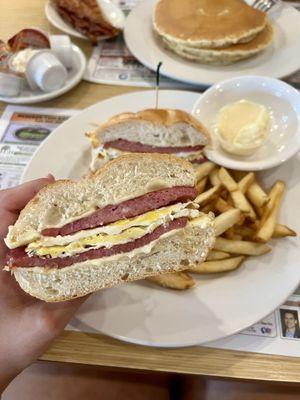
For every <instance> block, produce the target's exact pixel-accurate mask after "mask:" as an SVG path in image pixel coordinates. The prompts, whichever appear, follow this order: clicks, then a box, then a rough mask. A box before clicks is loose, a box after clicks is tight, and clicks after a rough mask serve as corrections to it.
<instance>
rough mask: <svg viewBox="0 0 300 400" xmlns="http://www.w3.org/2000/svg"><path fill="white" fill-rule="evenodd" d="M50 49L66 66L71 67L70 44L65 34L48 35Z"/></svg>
mask: <svg viewBox="0 0 300 400" xmlns="http://www.w3.org/2000/svg"><path fill="white" fill-rule="evenodd" d="M49 41H50V46H51V50H52V51H53V53H54V54H55V55H56V57H57V58H58V59H59V60H60V61H61V62H62V63H63V65H64V66H65V67H66V68H71V67H72V45H71V40H70V37H69V36H67V35H51V36H50V37H49Z"/></svg>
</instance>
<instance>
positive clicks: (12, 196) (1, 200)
mask: <svg viewBox="0 0 300 400" xmlns="http://www.w3.org/2000/svg"><path fill="white" fill-rule="evenodd" d="M53 181H54V177H53V176H52V175H48V177H47V178H41V179H36V180H34V181H30V182H26V183H23V184H22V185H19V186H16V187H15V188H12V189H7V190H3V191H2V192H0V204H1V211H3V210H4V211H8V212H12V213H18V212H19V211H20V210H22V208H24V207H25V205H26V204H27V203H28V202H29V201H30V200H31V199H32V198H33V197H34V196H35V195H36V194H37V193H38V192H39V191H40V190H41V189H42V188H43V187H44V186H46V185H48V184H49V183H52V182H53ZM1 222H2V221H1Z"/></svg>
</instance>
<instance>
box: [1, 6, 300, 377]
mask: <svg viewBox="0 0 300 400" xmlns="http://www.w3.org/2000/svg"><path fill="white" fill-rule="evenodd" d="M44 7H45V0H11V1H7V0H0V9H1V13H0V39H2V40H6V39H8V38H9V37H10V36H12V35H13V34H14V33H16V32H17V31H18V30H20V29H23V28H25V27H33V26H34V27H39V28H42V29H44V30H46V31H48V32H52V33H59V32H58V31H57V30H56V29H55V28H53V27H52V26H51V25H50V23H49V22H48V21H47V19H46V17H45V13H44ZM72 40H73V41H74V42H75V43H76V44H77V45H78V46H80V47H81V49H82V50H83V51H84V52H85V54H86V55H88V54H89V53H90V52H91V46H90V44H89V43H88V42H87V41H84V40H81V39H74V38H73V39H72ZM137 90H145V89H144V88H142V89H141V88H131V87H126V86H110V85H98V84H94V83H89V82H85V81H82V82H81V83H80V84H79V85H78V86H76V87H75V88H74V89H72V90H71V91H69V92H68V93H66V94H64V95H62V96H60V97H58V98H56V99H53V100H50V101H47V102H43V103H40V104H38V105H37V106H40V107H58V108H75V109H83V108H85V107H87V106H89V105H91V104H94V103H96V102H99V101H101V100H104V99H107V98H110V97H112V96H116V95H120V94H123V93H129V92H133V91H137ZM5 107H6V104H4V103H0V111H1V113H2V112H3V110H4V109H5ZM40 359H41V360H48V361H57V362H69V363H79V364H88V365H98V366H109V367H119V368H127V369H135V370H144V371H161V372H171V373H181V374H192V375H203V376H212V377H220V378H233V379H247V380H259V381H274V382H300V361H299V358H296V357H281V356H275V355H265V354H258V353H250V352H240V351H230V350H221V349H215V348H208V347H201V346H196V347H189V348H178V349H164V348H150V347H144V346H140V345H133V344H128V343H123V342H121V341H118V340H115V339H112V338H110V337H107V336H104V335H101V334H90V333H84V332H74V331H64V332H63V333H62V334H61V336H60V337H59V338H58V339H57V340H56V341H55V342H54V343H53V344H52V346H51V347H50V348H49V349H48V351H47V352H46V353H45V354H44V355H43V356H41V358H40Z"/></svg>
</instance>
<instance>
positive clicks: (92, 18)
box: [51, 0, 124, 44]
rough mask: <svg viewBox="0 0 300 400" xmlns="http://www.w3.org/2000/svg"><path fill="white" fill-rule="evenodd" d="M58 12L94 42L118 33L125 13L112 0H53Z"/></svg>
mask: <svg viewBox="0 0 300 400" xmlns="http://www.w3.org/2000/svg"><path fill="white" fill-rule="evenodd" d="M51 2H52V5H53V6H54V8H55V10H56V11H57V13H58V14H59V15H60V17H61V18H62V19H63V20H64V21H65V22H66V23H68V24H69V25H71V26H72V27H73V28H74V29H76V30H77V31H78V32H80V33H82V34H83V35H84V36H87V37H88V38H89V39H90V41H91V42H92V43H93V44H96V43H97V40H98V39H99V38H101V37H104V36H105V37H113V36H116V35H118V34H119V33H120V32H121V30H122V28H123V25H124V15H123V13H122V10H120V9H119V7H117V6H116V5H115V4H114V3H113V2H111V0H80V1H79V0H51Z"/></svg>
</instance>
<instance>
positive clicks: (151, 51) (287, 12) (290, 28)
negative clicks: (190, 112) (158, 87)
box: [124, 0, 300, 85]
mask: <svg viewBox="0 0 300 400" xmlns="http://www.w3.org/2000/svg"><path fill="white" fill-rule="evenodd" d="M155 2H156V0H144V1H142V2H141V3H140V4H139V5H138V6H137V7H136V8H134V9H133V10H132V11H131V13H130V14H129V16H128V17H127V19H126V21H125V28H124V37H125V41H126V44H127V46H128V48H129V50H130V51H131V53H132V54H133V55H134V56H135V57H136V58H137V59H138V60H139V61H140V62H141V63H142V64H144V65H145V66H147V67H148V68H150V69H152V70H156V68H157V64H158V63H159V62H160V61H162V62H163V65H162V67H161V70H160V71H161V74H162V75H165V76H168V77H169V78H173V79H177V80H179V81H182V82H186V83H191V84H194V85H212V84H214V83H216V82H218V81H220V80H224V79H228V78H232V77H235V76H238V75H264V76H270V77H273V78H282V77H285V76H287V75H290V74H292V73H293V72H295V71H297V70H298V69H299V68H300V58H299V56H297V55H298V54H300V40H299V37H300V13H299V12H298V11H296V10H295V9H294V8H292V7H288V6H283V7H279V8H278V10H277V11H276V12H274V13H271V14H270V19H271V22H272V23H273V26H274V40H273V43H272V45H271V46H270V47H269V48H268V49H266V50H265V51H264V52H263V53H261V54H260V55H258V56H256V57H253V58H249V59H248V60H244V61H240V62H238V63H235V64H231V65H227V66H224V65H223V66H213V65H205V64H199V63H195V62H192V61H189V60H185V59H183V58H181V57H179V56H178V55H176V54H174V53H172V52H171V51H169V50H167V49H165V48H164V47H163V45H162V44H161V43H160V40H159V39H158V38H156V37H155V35H154V33H153V30H152V14H153V7H154V4H155ZM137 32H138V35H137Z"/></svg>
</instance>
